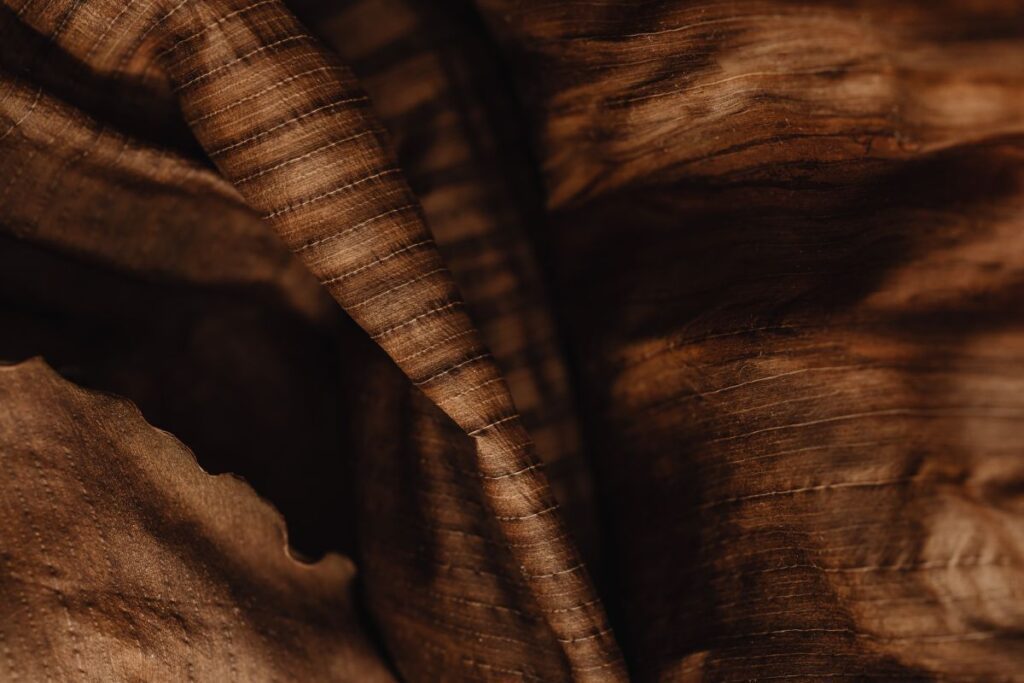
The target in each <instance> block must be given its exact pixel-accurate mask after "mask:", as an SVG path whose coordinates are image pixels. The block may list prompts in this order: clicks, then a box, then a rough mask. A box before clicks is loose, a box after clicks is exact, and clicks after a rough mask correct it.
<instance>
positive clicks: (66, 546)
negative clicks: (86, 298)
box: [0, 360, 392, 681]
mask: <svg viewBox="0 0 1024 683" xmlns="http://www.w3.org/2000/svg"><path fill="white" fill-rule="evenodd" d="M0 406H2V407H3V409H2V410H0V453H2V457H3V469H4V477H5V485H4V487H3V488H2V490H0V511H2V512H0V518H2V519H3V520H4V525H3V526H2V527H0V548H2V549H3V554H2V558H0V559H2V565H0V567H2V568H0V671H2V672H4V673H3V677H4V678H6V679H9V680H26V679H27V680H44V679H47V680H54V679H55V680H72V679H75V680H86V679H88V680H186V679H187V680H197V679H202V680H245V681H251V680H312V679H318V680H322V679H330V680H348V681H390V680H392V677H391V675H390V673H389V672H388V671H387V669H386V667H385V666H384V665H383V664H382V663H381V660H380V659H379V658H378V656H377V654H376V652H374V650H373V647H372V646H371V644H370V643H369V641H368V640H367V638H366V636H365V635H364V634H363V633H362V632H361V629H360V626H359V624H358V622H357V619H356V617H355V615H354V614H353V603H352V596H351V591H352V582H353V579H354V575H355V569H354V565H353V564H352V563H351V562H350V561H349V560H348V559H347V558H344V557H341V556H339V555H328V556H327V557H325V558H324V559H323V560H322V561H320V562H319V563H317V564H315V565H304V564H302V563H300V562H298V561H296V560H295V559H293V558H292V557H290V556H289V554H288V551H287V547H286V538H285V532H284V524H283V522H282V520H281V518H280V517H279V516H278V515H277V513H276V512H275V511H274V510H273V509H272V508H270V507H269V506H268V505H267V504H266V503H264V502H262V501H261V500H259V499H258V498H257V497H256V495H255V494H254V493H253V491H252V490H251V489H250V488H249V487H248V486H247V485H246V484H245V483H243V482H241V481H240V480H238V479H236V478H234V477H231V476H217V477H211V476H210V475H208V474H206V473H204V472H203V471H202V470H201V469H200V468H199V466H198V465H197V463H196V462H195V459H194V458H193V456H192V454H191V453H190V452H189V451H188V450H187V449H186V448H185V447H184V446H183V445H182V444H181V443H180V442H178V441H177V440H176V439H174V438H173V437H172V436H170V435H169V434H167V433H164V432H161V431H159V430H157V429H154V428H153V427H151V426H149V425H148V424H146V423H145V421H144V420H143V419H142V416H141V415H140V414H139V412H138V410H137V409H135V408H134V406H132V405H131V404H130V403H128V402H127V401H124V400H121V399H117V398H113V397H110V396H106V395H101V394H97V393H93V392H89V391H85V390H82V389H80V388H78V387H75V386H74V385H72V384H70V383H69V382H67V381H65V380H63V379H62V378H60V377H59V376H58V375H56V374H55V373H54V372H53V371H52V370H51V369H50V368H48V367H47V366H46V365H45V364H44V363H43V362H42V361H40V360H32V361H28V362H26V363H23V364H20V365H17V366H9V367H5V368H3V369H0Z"/></svg>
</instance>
